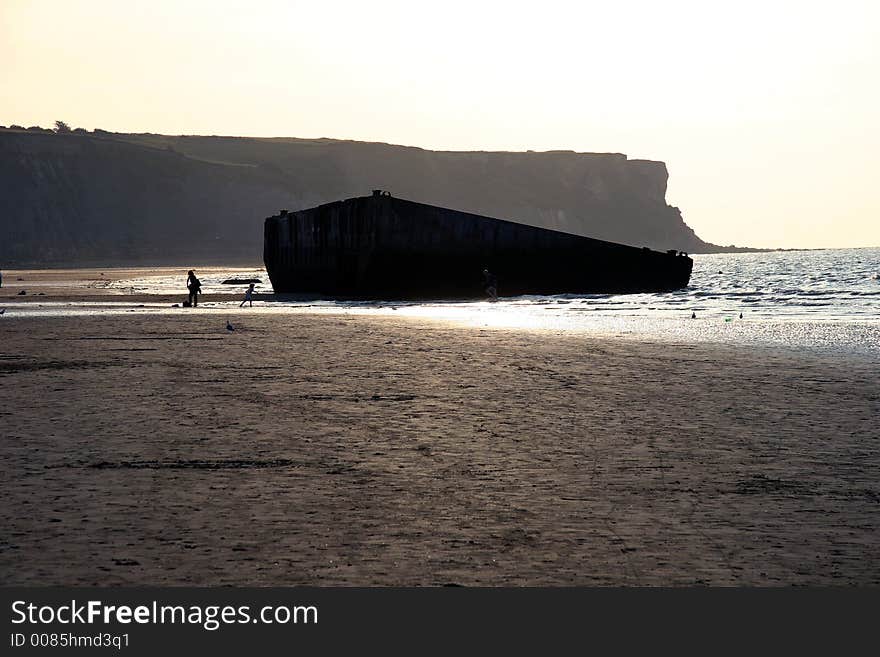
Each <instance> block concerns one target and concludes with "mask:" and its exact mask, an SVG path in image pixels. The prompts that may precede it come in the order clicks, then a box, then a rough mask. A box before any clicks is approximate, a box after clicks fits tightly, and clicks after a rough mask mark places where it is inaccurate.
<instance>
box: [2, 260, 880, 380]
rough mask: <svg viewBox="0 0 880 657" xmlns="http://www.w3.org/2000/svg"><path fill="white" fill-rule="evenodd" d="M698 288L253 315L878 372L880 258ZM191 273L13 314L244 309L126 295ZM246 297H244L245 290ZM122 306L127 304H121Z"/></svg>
mask: <svg viewBox="0 0 880 657" xmlns="http://www.w3.org/2000/svg"><path fill="white" fill-rule="evenodd" d="M692 257H693V259H694V270H693V274H692V276H691V280H690V285H689V286H688V287H687V288H685V289H682V290H677V291H674V292H666V293H656V294H595V295H570V294H565V295H555V296H517V297H505V296H504V281H503V279H501V280H499V294H500V295H501V298H500V299H499V301H498V302H495V303H490V302H488V301H456V300H453V299H450V300H444V301H435V302H431V303H415V302H405V301H399V300H395V299H380V300H375V301H358V302H351V301H333V300H317V301H315V300H312V301H257V302H255V304H254V307H253V308H246V309H243V310H242V311H241V312H245V311H246V312H248V313H291V314H297V313H307V314H347V315H383V316H397V317H412V318H420V319H427V320H434V321H438V322H449V323H453V324H458V325H464V326H472V327H478V328H483V329H485V328H490V329H492V328H497V329H518V330H535V331H552V332H562V333H589V334H595V335H604V336H609V335H610V336H615V337H619V338H635V339H641V340H656V341H664V342H674V343H686V342H712V343H723V344H729V345H734V346H743V347H748V346H770V347H777V348H780V349H785V350H795V351H798V352H805V351H806V352H812V353H816V354H825V355H842V356H852V357H856V358H859V359H860V360H865V359H867V360H869V361H872V362H873V361H876V362H877V363H880V248H868V249H828V250H810V251H773V252H758V253H728V254H697V255H693V256H692ZM198 275H199V278H200V280H201V281H202V285H203V291H204V292H206V293H208V294H210V293H215V292H224V293H229V292H230V291H233V292H235V291H238V288H236V287H232V288H230V286H229V285H224V284H223V281H224V280H226V279H228V278H229V277H231V276H235V277H237V278H258V279H259V280H260V281H261V283H260V284H258V285H257V286H256V292H257V293H258V294H266V293H271V292H272V287H271V283H270V281H269V278H268V276H267V274H266V271H265V269H262V268H253V269H247V268H224V267H213V268H202V269H199V270H198ZM185 278H186V271H185V269H184V270H181V271H180V272H178V271H176V270H169V269H167V268H165V269H162V270H158V271H157V270H153V271H150V270H143V272H142V273H141V272H139V271H138V270H132V273H131V275H130V276H129V277H127V278H119V279H113V280H108V281H106V283H99V284H98V285H101V287H102V290H101V291H102V293H105V294H107V295H108V297H107V301H106V302H89V303H77V302H75V301H74V302H71V303H54V304H53V303H51V302H47V303H43V304H34V303H33V302H30V303H15V302H12V301H10V303H5V304H4V305H5V306H6V307H7V308H8V309H9V311H10V312H9V315H10V316H12V315H19V316H34V315H43V316H52V315H77V314H102V313H118V312H129V313H155V312H184V311H185V312H205V313H210V312H217V311H226V312H227V313H228V312H229V311H230V310H234V311H235V312H239V311H238V302H228V301H227V302H203V303H201V304H200V305H199V308H198V310H196V311H193V310H192V309H182V308H172V307H169V304H168V303H167V302H165V303H155V304H153V303H144V304H142V305H141V304H139V305H138V307H135V308H132V304H131V303H125V302H124V301H123V300H122V298H121V297H122V296H123V295H126V294H176V293H180V294H181V299H183V298H185V296H186V289H185ZM240 287H241V290H240V291H241V292H242V294H243V292H244V288H245V287H246V286H240ZM117 299H118V300H117Z"/></svg>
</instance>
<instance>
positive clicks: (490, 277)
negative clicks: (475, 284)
mask: <svg viewBox="0 0 880 657" xmlns="http://www.w3.org/2000/svg"><path fill="white" fill-rule="evenodd" d="M483 287H484V288H485V289H486V294H488V295H489V301H498V279H497V278H496V277H495V274H492V273H490V272H489V270H488V269H484V270H483Z"/></svg>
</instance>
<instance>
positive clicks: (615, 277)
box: [263, 190, 693, 299]
mask: <svg viewBox="0 0 880 657" xmlns="http://www.w3.org/2000/svg"><path fill="white" fill-rule="evenodd" d="M263 249H264V250H263V260H264V262H265V264H266V270H267V272H268V273H269V278H270V279H271V281H272V286H273V288H274V289H275V292H276V293H290V294H300V295H309V296H317V297H321V296H323V297H336V298H360V299H478V298H486V296H487V295H489V296H490V297H491V294H490V293H489V292H488V289H487V288H488V287H489V286H487V285H485V281H481V278H480V276H479V272H481V271H483V270H484V269H487V270H488V271H490V272H491V274H492V275H493V276H495V277H496V294H497V291H498V290H497V281H502V282H503V287H504V290H503V292H504V295H505V296H516V295H521V294H563V293H572V294H579V293H580V294H595V293H627V292H658V291H666V290H674V289H678V288H682V287H685V286H687V284H688V281H689V280H690V275H691V269H692V268H693V260H691V258H689V257H688V256H687V255H685V254H684V253H682V252H679V251H675V250H672V251H667V252H665V253H664V252H660V251H653V250H651V249H648V248H638V247H633V246H626V245H623V244H615V243H613V242H605V241H602V240H596V239H592V238H589V237H583V236H581V235H573V234H570V233H563V232H560V231H555V230H548V229H545V228H537V227H535V226H529V225H526V224H522V223H518V222H514V221H506V220H503V219H494V218H492V217H483V216H480V215H476V214H469V213H467V212H458V211H456V210H450V209H447V208H440V207H436V206H433V205H426V204H424V203H414V202H412V201H405V200H403V199H398V198H394V197H393V196H391V195H389V194H388V193H387V192H382V191H380V190H375V191H374V192H373V194H372V196H364V197H359V198H351V199H347V200H345V201H337V202H335V203H327V204H326V205H321V206H318V207H316V208H311V209H309V210H301V211H298V212H288V211H287V210H282V211H281V213H280V214H279V215H277V216H274V217H269V218H268V219H266V222H265V228H264V247H263ZM402 272H405V273H402Z"/></svg>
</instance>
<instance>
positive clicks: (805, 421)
mask: <svg viewBox="0 0 880 657" xmlns="http://www.w3.org/2000/svg"><path fill="white" fill-rule="evenodd" d="M237 310H238V309H236V311H237ZM227 314H228V316H229V319H230V321H231V322H232V324H233V325H235V327H236V330H235V331H234V332H227V331H226V330H225V328H224V323H223V322H222V321H218V316H217V315H216V314H214V313H207V312H205V313H190V314H184V313H180V314H171V315H150V314H144V315H138V316H137V317H136V319H137V321H136V322H135V321H132V320H133V317H131V316H99V317H78V318H76V321H72V320H71V319H69V318H30V319H29V318H19V319H17V320H16V321H15V322H6V321H0V337H2V342H0V385H2V388H3V395H4V398H5V401H6V402H7V403H5V404H4V406H3V408H2V410H0V416H2V417H0V420H2V422H3V424H4V425H5V426H6V427H8V428H9V429H10V431H9V432H8V433H9V436H8V438H6V439H5V440H4V441H3V442H2V443H0V444H2V459H0V463H2V466H0V468H2V470H3V473H4V477H3V478H4V481H5V482H6V484H5V487H4V488H5V489H6V490H5V497H6V500H7V502H6V503H5V504H4V505H3V508H2V513H3V517H2V518H0V524H2V525H3V526H4V527H6V528H7V537H6V538H5V539H4V540H3V542H2V543H0V582H2V583H3V584H4V585H16V584H18V585H26V584H39V585H47V584H97V585H125V584H130V585H149V584H152V585H224V584H241V585H260V586H266V585H406V584H416V585H440V584H445V583H457V584H464V585H486V586H495V585H505V584H506V585H584V584H586V585H590V584H592V585H648V586H652V585H671V586H679V585H689V584H733V585H746V584H754V585H786V584H817V585H828V584H861V585H865V584H873V585H876V584H878V583H880V557H878V552H877V549H876V547H877V536H878V531H880V489H878V487H877V481H880V456H878V451H877V439H876V436H877V435H878V434H880V420H878V419H877V418H878V417H880V382H878V381H877V378H876V368H875V367H872V366H870V365H869V364H865V365H864V366H862V367H859V366H853V364H852V363H849V362H842V361H841V362H829V361H825V360H821V359H815V358H811V357H809V356H803V357H795V356H792V355H785V354H772V353H767V352H760V353H753V352H750V351H748V350H742V349H736V348H730V347H727V348H725V347H723V346H721V347H718V346H712V345H708V344H681V345H669V344H651V343H648V342H643V341H639V340H618V339H614V338H608V337H601V336H596V335H588V334H578V333H564V332H561V333H554V332H541V331H527V330H526V331H523V330H510V329H504V328H479V327H473V328H462V327H459V326H454V325H448V324H444V323H440V322H436V321H423V320H417V319H412V318H406V319H400V318H395V317H378V316H364V315H359V316H353V315H330V314H327V315H311V314H258V313H247V312H245V311H238V312H235V311H230V312H228V313H225V314H224V315H223V316H221V317H220V319H222V320H225V319H226V315H227Z"/></svg>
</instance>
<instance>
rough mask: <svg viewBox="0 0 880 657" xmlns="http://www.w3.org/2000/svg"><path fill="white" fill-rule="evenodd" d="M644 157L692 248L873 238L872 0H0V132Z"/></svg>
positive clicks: (878, 195) (879, 60) (876, 129)
mask: <svg viewBox="0 0 880 657" xmlns="http://www.w3.org/2000/svg"><path fill="white" fill-rule="evenodd" d="M56 119H61V120H64V121H66V122H68V123H69V124H71V125H72V126H74V127H84V128H88V129H92V128H95V127H99V128H103V129H105V130H113V131H122V132H157V133H170V134H222V135H251V136H286V137H336V138H343V139H357V140H364V141H384V142H390V143H396V144H406V145H413V146H422V147H425V148H433V149H444V150H528V149H532V150H551V149H572V150H577V151H599V152H620V153H626V154H627V155H629V157H631V158H648V159H656V160H663V161H665V162H666V163H667V165H668V167H669V173H670V180H669V192H668V194H667V200H668V201H669V203H671V204H672V205H677V206H679V207H680V208H681V209H682V212H683V214H684V218H685V221H687V223H688V224H689V225H690V226H691V227H693V228H694V229H695V230H696V231H697V234H698V235H700V236H701V237H703V238H704V239H706V240H709V241H712V242H716V243H720V244H731V243H736V244H739V245H752V246H771V247H775V246H783V247H799V246H803V247H819V246H877V245H880V0H863V1H857V0H835V1H829V2H810V1H809V0H805V1H800V2H779V1H774V0H762V1H760V2H753V1H751V0H737V1H736V2H716V1H713V0H700V1H696V0H694V1H684V0H664V1H662V2H661V1H659V0H644V1H630V2H627V1H626V0H602V1H601V2H592V1H589V0H584V1H581V2H560V1H557V0H542V1H540V2H537V1H534V2H527V3H526V2H522V3H518V2H513V1H511V0H506V1H485V2H481V1H480V0H469V1H467V2H458V1H457V0H445V1H444V2H433V3H427V2H419V1H418V0H409V1H407V2H394V1H390V0H370V1H366V0H364V1H362V2H334V1H331V0H323V1H315V2H294V1H287V2H282V1H277V2H274V1H258V0H249V1H247V2H221V1H219V0H212V1H211V2H186V1H185V0H168V1H166V0H149V1H147V2H135V1H133V0H132V1H129V0H81V1H73V0H70V1H65V0H58V1H55V2H52V1H49V0H0V124H2V125H10V124H12V123H18V124H23V125H26V126H29V125H42V126H46V127H49V126H51V125H52V123H53V122H54V121H55V120H56Z"/></svg>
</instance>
